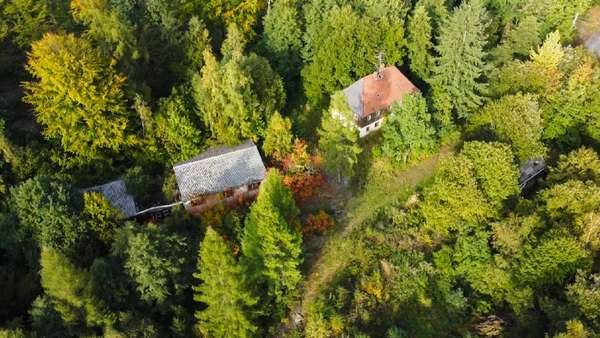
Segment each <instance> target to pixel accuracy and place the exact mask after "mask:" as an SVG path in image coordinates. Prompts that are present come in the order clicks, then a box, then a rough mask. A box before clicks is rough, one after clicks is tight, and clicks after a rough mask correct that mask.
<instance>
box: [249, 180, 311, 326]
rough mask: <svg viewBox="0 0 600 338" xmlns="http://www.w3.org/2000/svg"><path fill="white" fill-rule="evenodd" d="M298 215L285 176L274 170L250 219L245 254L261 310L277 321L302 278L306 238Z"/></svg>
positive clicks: (263, 186)
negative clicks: (297, 227) (298, 223)
mask: <svg viewBox="0 0 600 338" xmlns="http://www.w3.org/2000/svg"><path fill="white" fill-rule="evenodd" d="M298 213H299V211H298V208H297V207H296V205H295V202H294V199H293V197H292V193H291V192H290V190H289V189H288V188H287V187H285V185H284V184H283V179H282V177H281V176H280V174H279V173H278V172H277V171H275V170H271V171H270V172H269V173H268V174H267V177H266V178H265V180H264V181H263V183H262V185H261V188H260V192H259V195H258V198H257V200H256V202H255V203H254V204H253V205H252V207H251V208H250V214H249V215H248V217H247V218H246V226H245V228H244V235H243V238H242V253H243V262H244V265H245V267H246V271H247V274H248V276H249V280H250V282H251V283H252V285H255V286H256V291H255V292H256V293H257V295H258V296H260V298H261V302H260V304H261V308H262V309H263V310H265V313H269V314H272V315H273V316H274V317H276V318H281V317H282V316H283V315H284V314H285V312H286V310H287V309H288V307H289V306H290V304H291V301H292V300H293V298H294V296H295V295H296V292H297V286H298V282H299V281H300V280H301V278H302V276H301V274H300V270H299V267H300V264H301V262H302V258H301V257H300V256H301V253H302V248H301V245H302V238H301V237H300V234H299V232H298V231H297V230H296V229H295V227H294V225H295V224H294V223H295V222H296V221H297V220H296V218H297V216H298ZM263 290H266V292H264V291H263Z"/></svg>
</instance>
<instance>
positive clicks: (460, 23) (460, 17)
mask: <svg viewBox="0 0 600 338" xmlns="http://www.w3.org/2000/svg"><path fill="white" fill-rule="evenodd" d="M487 25H488V15H487V13H486V10H485V8H484V7H483V5H482V3H481V1H480V0H471V1H465V2H463V3H462V4H461V5H460V6H459V7H458V8H456V9H455V10H454V12H453V13H452V15H451V16H450V17H449V18H448V20H446V21H445V22H444V24H443V25H442V26H441V27H440V33H439V38H438V45H437V46H436V47H435V49H436V51H437V52H438V54H439V57H438V58H437V59H436V66H435V68H434V70H433V78H432V80H431V81H432V84H433V88H434V95H435V96H436V99H437V107H438V109H440V108H442V109H445V110H448V108H451V110H453V111H454V112H455V113H456V114H457V115H458V116H459V117H461V118H465V117H467V116H469V115H470V113H472V112H473V111H474V110H475V109H477V108H478V107H479V106H480V105H481V104H482V103H483V97H482V94H484V93H485V91H486V84H484V83H482V82H481V77H482V75H483V74H484V72H485V70H486V64H485V61H484V59H485V57H486V52H485V51H484V46H485V44H486V33H485V31H486V28H487Z"/></svg>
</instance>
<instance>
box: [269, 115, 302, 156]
mask: <svg viewBox="0 0 600 338" xmlns="http://www.w3.org/2000/svg"><path fill="white" fill-rule="evenodd" d="M293 138H294V135H293V134H292V121H290V119H289V118H287V117H282V116H281V114H279V113H278V112H275V114H273V116H272V117H271V120H270V121H269V125H268V126H267V130H266V132H265V142H264V143H263V147H262V149H263V151H264V152H265V154H266V155H267V156H271V157H273V158H274V159H277V160H281V159H283V158H284V157H285V156H286V155H287V154H289V153H290V152H291V151H292V139H293Z"/></svg>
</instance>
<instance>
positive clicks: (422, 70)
mask: <svg viewBox="0 0 600 338" xmlns="http://www.w3.org/2000/svg"><path fill="white" fill-rule="evenodd" d="M431 31H432V27H431V19H430V18H429V15H428V14H427V10H426V8H425V7H424V6H422V5H418V6H417V7H415V10H414V12H413V14H412V16H411V17H410V20H409V22H408V58H409V59H410V69H411V70H412V71H413V72H414V73H415V74H417V75H418V76H419V77H420V78H422V79H424V80H427V79H429V76H430V75H431V70H432V68H433V56H432V54H431V52H432V48H433V43H432V42H431V37H432V32H431Z"/></svg>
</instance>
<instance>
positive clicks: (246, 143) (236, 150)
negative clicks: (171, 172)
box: [173, 140, 258, 168]
mask: <svg viewBox="0 0 600 338" xmlns="http://www.w3.org/2000/svg"><path fill="white" fill-rule="evenodd" d="M246 145H247V147H243V146H246ZM236 147H239V148H237V149H234V148H236ZM230 148H232V149H233V150H232V151H228V152H226V153H222V154H216V155H213V156H209V157H206V158H202V159H198V160H195V161H194V159H193V158H192V159H190V160H187V161H184V162H182V163H179V164H175V165H174V166H173V168H176V167H182V166H185V165H188V164H193V163H198V162H202V161H205V160H208V159H211V158H218V157H221V156H225V155H229V154H234V153H237V152H239V151H242V150H246V149H251V148H257V146H256V144H254V142H252V141H251V140H250V141H249V142H245V143H242V144H238V145H237V146H232V147H230ZM209 150H210V149H208V150H206V151H209ZM257 150H258V149H257ZM198 156H202V154H200V155H198Z"/></svg>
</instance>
